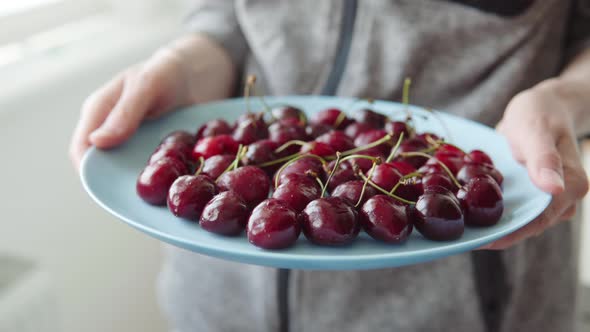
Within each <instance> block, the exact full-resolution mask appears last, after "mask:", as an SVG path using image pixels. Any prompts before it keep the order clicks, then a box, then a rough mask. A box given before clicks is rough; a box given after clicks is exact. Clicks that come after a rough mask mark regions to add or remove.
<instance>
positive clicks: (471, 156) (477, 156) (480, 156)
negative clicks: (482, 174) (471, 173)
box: [463, 150, 494, 166]
mask: <svg viewBox="0 0 590 332" xmlns="http://www.w3.org/2000/svg"><path fill="white" fill-rule="evenodd" d="M463 160H464V161H465V162H474V163H478V164H489V165H492V166H493V165H494V162H493V161H492V158H490V156H488V154H487V153H485V152H483V151H480V150H473V151H471V152H469V153H468V154H467V155H466V156H465V157H464V159H463Z"/></svg>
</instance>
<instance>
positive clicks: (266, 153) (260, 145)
mask: <svg viewBox="0 0 590 332" xmlns="http://www.w3.org/2000/svg"><path fill="white" fill-rule="evenodd" d="M276 148H278V144H277V143H275V142H273V141H271V140H267V139H266V140H261V141H258V142H254V143H252V144H250V145H248V150H246V154H245V155H244V157H243V158H242V163H243V164H244V165H253V166H256V165H260V164H263V163H267V162H269V161H273V160H276V159H278V158H279V156H278V155H277V154H276V153H275V152H274V151H275V150H276ZM278 167H280V165H273V166H268V167H264V168H263V169H264V170H265V171H266V172H267V173H269V172H270V173H271V175H272V173H274V171H276V169H277V168H278Z"/></svg>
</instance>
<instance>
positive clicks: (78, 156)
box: [69, 74, 124, 169]
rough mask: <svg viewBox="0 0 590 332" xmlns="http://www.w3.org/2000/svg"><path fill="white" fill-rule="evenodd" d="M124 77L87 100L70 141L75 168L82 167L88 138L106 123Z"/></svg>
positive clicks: (120, 77) (88, 145) (121, 75)
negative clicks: (81, 163)
mask: <svg viewBox="0 0 590 332" xmlns="http://www.w3.org/2000/svg"><path fill="white" fill-rule="evenodd" d="M123 82H124V75H123V74H120V75H119V76H118V77H116V78H115V79H113V80H112V81H110V82H108V83H107V84H105V85H104V86H103V87H101V88H100V89H99V90H97V91H96V92H95V93H93V94H92V95H91V96H90V97H88V98H87V99H86V101H85V102H84V105H83V106H82V110H81V112H80V119H79V120H78V124H77V125H76V129H75V130H74V134H73V135H72V139H71V141H70V148H69V154H70V159H71V160H72V163H73V164H74V167H76V169H78V168H79V167H80V161H81V160H82V157H83V156H84V153H85V152H86V150H88V148H89V147H90V141H89V139H88V136H89V135H90V133H91V132H93V131H94V130H95V129H96V128H98V127H100V125H101V124H102V123H103V122H104V120H105V119H106V117H107V116H108V114H109V112H110V111H111V110H112V109H113V107H114V106H115V104H116V103H117V100H118V99H119V97H120V96H121V91H122V90H123Z"/></svg>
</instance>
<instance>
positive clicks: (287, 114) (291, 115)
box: [270, 106, 306, 125]
mask: <svg viewBox="0 0 590 332" xmlns="http://www.w3.org/2000/svg"><path fill="white" fill-rule="evenodd" d="M270 114H271V115H272V117H273V118H275V119H277V120H279V121H281V120H285V119H295V120H296V121H297V122H296V123H298V124H299V125H305V122H306V116H305V113H304V112H303V111H302V110H301V109H299V108H297V107H294V106H277V107H273V108H272V109H271V110H270Z"/></svg>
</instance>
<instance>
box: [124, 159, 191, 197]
mask: <svg viewBox="0 0 590 332" xmlns="http://www.w3.org/2000/svg"><path fill="white" fill-rule="evenodd" d="M187 173H188V169H187V168H186V165H184V163H182V162H181V161H179V160H178V159H173V158H167V157H164V158H162V159H159V160H156V161H155V162H154V163H152V164H149V165H147V166H146V167H145V169H144V170H143V171H142V172H141V174H139V177H138V179H137V184H136V190H137V194H138V195H139V197H141V199H143V200H144V201H146V202H147V203H150V204H152V205H165V204H166V198H167V196H168V189H170V186H171V185H172V183H173V182H174V181H175V180H176V179H177V178H178V177H180V176H182V175H185V174H187Z"/></svg>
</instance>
